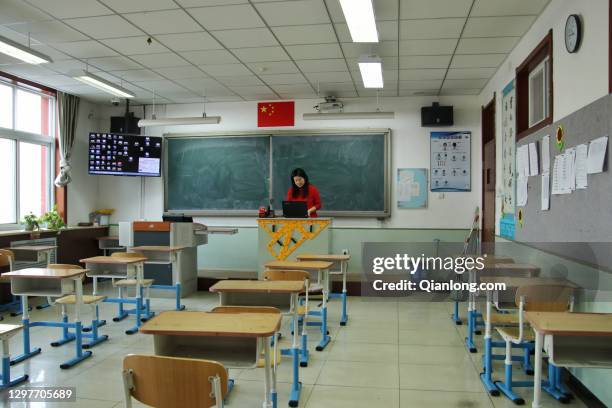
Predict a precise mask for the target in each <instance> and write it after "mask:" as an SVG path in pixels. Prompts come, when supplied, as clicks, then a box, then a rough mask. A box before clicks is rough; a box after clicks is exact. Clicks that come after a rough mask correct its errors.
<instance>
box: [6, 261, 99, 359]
mask: <svg viewBox="0 0 612 408" xmlns="http://www.w3.org/2000/svg"><path fill="white" fill-rule="evenodd" d="M87 272H88V271H87V269H47V268H28V269H21V270H18V271H13V272H7V273H4V274H2V276H6V277H8V278H9V279H10V280H11V292H12V293H13V294H14V295H17V296H21V303H22V310H23V315H22V322H23V354H21V355H20V356H17V357H16V358H15V359H14V360H13V361H12V363H13V364H14V363H18V362H21V361H23V360H25V359H27V358H30V357H33V356H35V355H36V354H39V353H40V351H41V350H40V348H36V349H33V350H31V349H30V327H35V326H47V327H61V328H73V329H75V348H76V356H75V357H74V358H72V359H70V360H68V361H66V362H65V363H63V364H61V365H60V367H61V368H70V367H72V366H74V365H75V364H77V363H79V362H81V361H83V360H84V359H86V358H88V357H90V356H91V355H92V352H91V351H86V352H83V349H82V346H83V343H82V325H81V318H80V308H81V307H82V306H83V276H84V275H85V274H86V273H87ZM72 294H74V295H75V298H76V302H75V308H74V310H75V312H74V323H68V322H45V321H42V322H32V323H30V316H29V311H28V296H51V297H62V296H65V295H72Z"/></svg>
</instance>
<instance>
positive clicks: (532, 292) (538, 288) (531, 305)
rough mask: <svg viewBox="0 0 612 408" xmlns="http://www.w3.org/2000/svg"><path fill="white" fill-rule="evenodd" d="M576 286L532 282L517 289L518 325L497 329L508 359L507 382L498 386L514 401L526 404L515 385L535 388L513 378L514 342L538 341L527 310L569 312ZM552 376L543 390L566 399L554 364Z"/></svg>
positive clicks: (550, 365) (497, 382)
mask: <svg viewBox="0 0 612 408" xmlns="http://www.w3.org/2000/svg"><path fill="white" fill-rule="evenodd" d="M573 293H574V288H573V287H571V286H565V285H530V286H521V287H520V288H518V289H517V291H516V295H515V303H516V305H517V307H518V320H519V323H518V325H517V326H513V327H497V328H496V330H497V332H498V333H499V335H500V336H501V337H502V338H503V340H504V342H505V343H506V360H505V362H504V364H505V378H504V381H503V382H501V381H496V382H495V385H496V386H497V387H498V388H499V390H500V391H501V392H502V393H503V394H504V395H506V396H507V397H508V398H509V399H510V400H512V402H514V403H515V404H517V405H523V404H524V403H525V401H524V400H523V398H521V397H519V396H518V395H517V394H516V393H515V392H514V390H513V387H532V386H533V381H512V345H513V344H523V343H526V342H533V341H535V336H534V333H533V330H531V329H530V328H529V326H528V324H527V322H525V318H524V312H529V311H534V312H567V311H569V310H571V308H572V303H573ZM548 373H549V378H548V381H547V383H548V384H546V385H545V386H544V387H543V389H544V390H545V391H546V392H548V393H549V394H551V395H552V396H553V397H554V398H555V399H557V400H559V401H561V402H567V401H568V399H569V396H568V395H567V394H566V392H565V390H564V389H560V386H559V384H558V382H559V381H558V380H559V369H558V367H555V366H554V365H552V364H549V367H548Z"/></svg>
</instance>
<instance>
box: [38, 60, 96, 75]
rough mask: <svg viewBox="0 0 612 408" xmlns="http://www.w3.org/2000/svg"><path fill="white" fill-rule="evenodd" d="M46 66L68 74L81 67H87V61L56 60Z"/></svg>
mask: <svg viewBox="0 0 612 408" xmlns="http://www.w3.org/2000/svg"><path fill="white" fill-rule="evenodd" d="M45 68H47V69H50V70H53V71H55V72H59V73H61V74H68V73H72V72H74V71H77V70H79V69H85V63H84V62H83V61H80V60H76V59H69V60H63V61H54V62H52V63H50V64H45ZM90 68H92V67H91V65H90ZM92 71H93V69H92Z"/></svg>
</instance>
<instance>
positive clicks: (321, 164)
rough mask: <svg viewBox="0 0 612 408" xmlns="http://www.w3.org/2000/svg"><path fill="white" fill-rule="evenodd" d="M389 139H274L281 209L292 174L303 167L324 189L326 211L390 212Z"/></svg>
mask: <svg viewBox="0 0 612 408" xmlns="http://www.w3.org/2000/svg"><path fill="white" fill-rule="evenodd" d="M385 136H386V135H385V134H342V135H338V134H331V135H304V136H273V137H272V158H273V160H272V180H273V184H272V191H273V193H274V202H275V203H278V204H277V206H279V207H280V203H281V202H282V201H283V200H284V198H285V196H286V194H287V190H288V189H289V187H290V186H291V184H290V182H291V181H290V175H291V171H292V170H293V169H294V168H296V167H301V168H303V169H304V170H305V171H306V173H307V174H308V178H309V179H310V182H311V183H312V184H314V185H315V186H316V187H317V188H318V189H319V192H320V193H321V201H322V203H323V211H332V212H345V211H346V212H370V213H381V212H384V211H385V209H386V200H385V192H386V188H385V186H386V184H387V183H386V178H385V175H386V171H387V170H386V163H387V161H386V142H385V140H386V138H385Z"/></svg>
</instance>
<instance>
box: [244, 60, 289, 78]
mask: <svg viewBox="0 0 612 408" xmlns="http://www.w3.org/2000/svg"><path fill="white" fill-rule="evenodd" d="M246 65H247V66H248V67H249V68H251V69H252V70H253V71H254V72H257V73H258V74H268V75H269V74H295V73H297V72H299V71H298V69H297V67H296V66H295V64H294V63H293V62H291V61H268V62H252V63H248V64H246Z"/></svg>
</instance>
